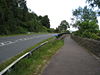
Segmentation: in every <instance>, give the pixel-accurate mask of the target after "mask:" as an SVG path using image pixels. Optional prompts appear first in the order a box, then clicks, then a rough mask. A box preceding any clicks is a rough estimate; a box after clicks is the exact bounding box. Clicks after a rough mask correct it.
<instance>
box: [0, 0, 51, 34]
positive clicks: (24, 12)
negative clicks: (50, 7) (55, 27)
mask: <svg viewBox="0 0 100 75" xmlns="http://www.w3.org/2000/svg"><path fill="white" fill-rule="evenodd" d="M46 27H47V28H50V22H49V18H48V16H47V15H46V16H44V17H43V19H42V21H40V19H39V17H38V16H37V15H36V13H33V12H32V13H30V12H29V11H28V8H27V5H26V0H0V35H5V34H16V33H26V32H29V31H31V32H41V31H44V30H46Z"/></svg>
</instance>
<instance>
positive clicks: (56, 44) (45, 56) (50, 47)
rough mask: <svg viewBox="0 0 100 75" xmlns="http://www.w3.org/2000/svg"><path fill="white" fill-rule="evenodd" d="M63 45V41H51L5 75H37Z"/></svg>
mask: <svg viewBox="0 0 100 75" xmlns="http://www.w3.org/2000/svg"><path fill="white" fill-rule="evenodd" d="M63 45H64V41H63V40H53V41H50V42H49V43H47V44H46V45H44V46H42V47H41V48H39V49H38V50H36V51H35V52H33V53H32V55H31V56H29V57H27V58H24V59H23V60H21V61H20V62H19V63H17V64H16V65H15V67H14V68H13V69H12V70H11V71H10V72H9V73H7V74H6V75H39V74H40V73H41V71H42V70H43V67H44V66H45V64H46V63H47V62H48V60H50V58H51V57H52V56H53V55H54V54H55V53H56V52H57V50H58V49H59V48H61V47H62V46H63Z"/></svg>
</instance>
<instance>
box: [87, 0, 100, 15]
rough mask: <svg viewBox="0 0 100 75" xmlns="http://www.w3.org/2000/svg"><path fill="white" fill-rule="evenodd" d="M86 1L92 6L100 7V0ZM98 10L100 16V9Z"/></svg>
mask: <svg viewBox="0 0 100 75" xmlns="http://www.w3.org/2000/svg"><path fill="white" fill-rule="evenodd" d="M86 1H87V2H88V3H89V4H90V6H92V7H98V8H100V0H86ZM97 12H98V14H99V16H100V9H98V10H97Z"/></svg>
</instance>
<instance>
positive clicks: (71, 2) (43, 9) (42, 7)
mask: <svg viewBox="0 0 100 75" xmlns="http://www.w3.org/2000/svg"><path fill="white" fill-rule="evenodd" d="M85 5H86V3H85V0H27V6H28V8H29V9H31V11H33V12H35V13H36V14H37V15H42V16H44V15H48V17H49V19H50V24H51V28H56V27H58V25H60V23H61V21H62V20H66V21H68V22H71V18H72V10H74V9H76V8H78V7H79V6H81V7H84V6H85ZM71 29H72V30H75V29H74V28H71Z"/></svg>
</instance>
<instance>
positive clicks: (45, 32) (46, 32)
mask: <svg viewBox="0 0 100 75" xmlns="http://www.w3.org/2000/svg"><path fill="white" fill-rule="evenodd" d="M34 34H48V33H47V32H38V33H35V32H32V33H24V34H11V35H0V37H10V36H20V35H34Z"/></svg>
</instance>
